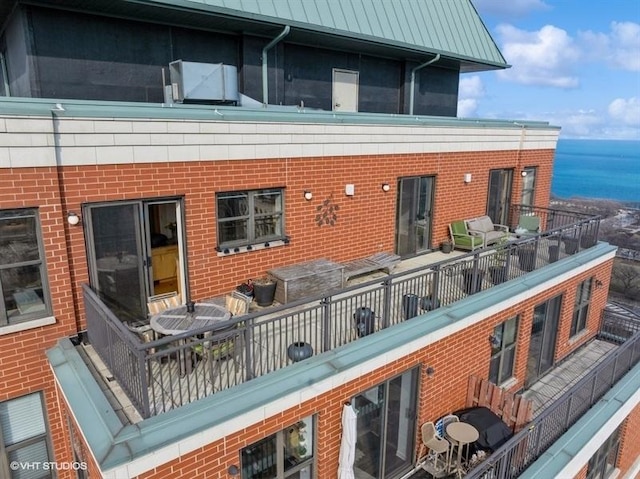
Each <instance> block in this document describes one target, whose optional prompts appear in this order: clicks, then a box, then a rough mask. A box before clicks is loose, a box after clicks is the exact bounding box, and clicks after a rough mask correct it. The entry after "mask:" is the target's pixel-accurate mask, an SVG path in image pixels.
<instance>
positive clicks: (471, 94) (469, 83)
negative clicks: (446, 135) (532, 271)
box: [458, 75, 485, 118]
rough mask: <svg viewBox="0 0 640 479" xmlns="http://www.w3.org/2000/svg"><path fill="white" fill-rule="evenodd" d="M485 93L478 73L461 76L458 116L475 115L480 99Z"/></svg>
mask: <svg viewBox="0 0 640 479" xmlns="http://www.w3.org/2000/svg"><path fill="white" fill-rule="evenodd" d="M484 95H485V92H484V85H483V83H482V80H481V79H480V77H479V76H478V75H473V76H470V77H463V78H461V79H460V87H459V90H458V117H460V118H465V117H466V118H468V117H470V116H474V115H475V113H476V110H477V109H478V100H479V99H480V98H482V97H484Z"/></svg>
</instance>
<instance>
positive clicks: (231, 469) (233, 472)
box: [227, 464, 240, 476]
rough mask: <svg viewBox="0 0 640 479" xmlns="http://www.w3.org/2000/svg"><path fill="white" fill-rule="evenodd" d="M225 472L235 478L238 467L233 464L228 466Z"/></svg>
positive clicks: (238, 472)
mask: <svg viewBox="0 0 640 479" xmlns="http://www.w3.org/2000/svg"><path fill="white" fill-rule="evenodd" d="M227 472H228V473H229V475H230V476H237V475H238V474H240V469H239V468H238V466H236V465H235V464H233V465H231V466H229V469H227Z"/></svg>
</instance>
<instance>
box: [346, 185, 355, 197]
mask: <svg viewBox="0 0 640 479" xmlns="http://www.w3.org/2000/svg"><path fill="white" fill-rule="evenodd" d="M344 194H345V195H347V196H354V195H355V194H356V185H354V184H351V183H350V184H348V185H344Z"/></svg>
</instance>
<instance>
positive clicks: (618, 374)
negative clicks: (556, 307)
mask: <svg viewBox="0 0 640 479" xmlns="http://www.w3.org/2000/svg"><path fill="white" fill-rule="evenodd" d="M621 319H622V317H621V316H620V315H617V314H615V313H611V312H609V311H607V310H606V309H605V310H604V311H603V316H602V322H601V329H600V332H599V337H600V338H602V339H606V340H612V339H613V340H615V341H616V342H617V343H621V346H620V347H619V348H616V349H614V350H612V351H611V352H610V353H609V354H607V356H605V357H604V358H603V359H602V360H601V361H599V362H598V363H597V364H596V365H595V366H594V367H593V369H591V370H590V371H589V372H588V373H587V374H586V375H585V376H584V377H583V378H582V379H581V380H580V381H579V382H577V383H576V384H575V385H574V386H573V387H571V388H570V389H569V390H568V391H567V392H566V393H564V394H563V395H562V396H561V397H560V398H558V399H557V400H555V401H554V402H553V403H552V404H550V405H549V406H548V407H547V408H546V409H545V410H544V411H543V412H542V413H541V414H540V415H539V416H537V417H536V418H534V420H533V421H532V422H531V423H530V424H529V426H528V427H527V428H526V429H523V430H522V431H520V432H519V433H517V434H516V435H515V436H513V437H512V438H511V439H510V440H509V441H507V442H506V443H505V444H504V445H503V446H502V447H500V448H499V449H498V450H497V451H495V452H494V453H493V454H491V456H489V458H488V459H486V460H485V461H484V462H482V463H480V464H479V465H478V466H477V467H475V468H474V469H473V470H471V471H469V473H468V474H467V476H466V477H467V478H470V479H472V478H487V479H507V478H516V477H518V476H519V475H520V474H522V472H524V471H525V470H526V469H527V468H528V467H529V466H531V464H533V462H534V461H536V460H537V459H538V458H539V457H540V456H541V455H542V454H543V453H544V452H545V451H546V450H547V449H548V448H549V447H550V446H551V445H552V444H553V443H554V442H555V441H557V440H558V439H559V438H560V436H562V435H563V434H564V433H565V432H567V431H568V430H569V428H570V427H571V426H573V425H574V424H575V423H576V422H577V421H578V420H579V419H580V418H581V417H582V416H583V415H584V414H585V413H586V412H587V411H588V410H589V409H590V408H591V407H592V406H593V405H594V404H595V403H597V402H598V401H599V400H600V399H601V398H602V397H603V396H604V395H605V394H606V393H607V391H609V390H610V389H611V388H612V387H613V386H614V385H615V384H616V382H618V381H619V380H620V379H621V378H622V377H623V376H624V375H625V374H626V373H627V372H629V371H630V370H631V369H633V368H634V367H635V365H636V364H638V361H640V320H639V319H633V318H629V317H626V318H625V319H624V321H622V322H621ZM625 339H626V340H625Z"/></svg>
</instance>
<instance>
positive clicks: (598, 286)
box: [596, 279, 604, 289]
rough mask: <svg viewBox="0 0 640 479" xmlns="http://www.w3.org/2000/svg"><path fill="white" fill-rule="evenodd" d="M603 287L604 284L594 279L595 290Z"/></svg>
mask: <svg viewBox="0 0 640 479" xmlns="http://www.w3.org/2000/svg"><path fill="white" fill-rule="evenodd" d="M603 286H604V284H603V283H602V281H600V280H599V279H596V289H600V288H602V287H603Z"/></svg>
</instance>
